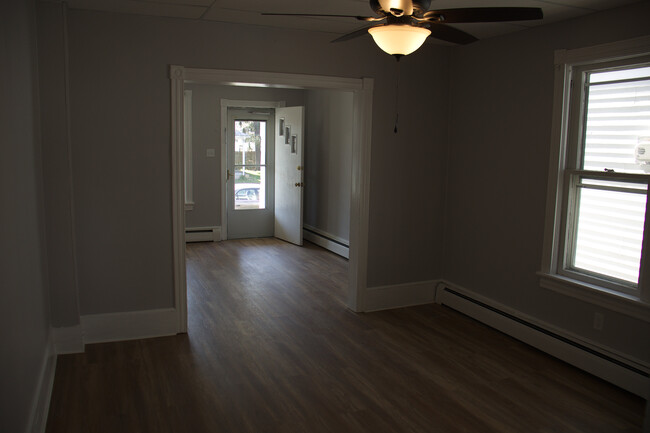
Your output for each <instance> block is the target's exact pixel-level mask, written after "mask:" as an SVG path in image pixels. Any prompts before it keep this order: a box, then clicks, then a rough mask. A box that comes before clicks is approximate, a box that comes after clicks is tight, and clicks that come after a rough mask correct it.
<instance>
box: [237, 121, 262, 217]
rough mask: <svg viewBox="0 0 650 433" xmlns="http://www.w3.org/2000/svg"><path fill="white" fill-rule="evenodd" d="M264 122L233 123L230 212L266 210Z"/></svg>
mask: <svg viewBox="0 0 650 433" xmlns="http://www.w3.org/2000/svg"><path fill="white" fill-rule="evenodd" d="M266 127H267V124H266V121H265V120H236V121H235V140H234V157H235V161H234V162H235V163H234V166H233V168H234V176H235V182H234V188H235V191H234V200H235V205H234V210H251V209H266V207H267V203H266V201H267V200H266V196H267V183H266V147H267V143H266Z"/></svg>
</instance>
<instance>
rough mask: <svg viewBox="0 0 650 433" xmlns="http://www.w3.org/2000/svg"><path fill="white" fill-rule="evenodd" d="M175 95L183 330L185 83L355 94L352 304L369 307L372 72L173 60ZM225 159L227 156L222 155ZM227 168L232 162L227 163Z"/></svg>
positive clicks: (183, 325) (177, 286)
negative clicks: (322, 72) (241, 67)
mask: <svg viewBox="0 0 650 433" xmlns="http://www.w3.org/2000/svg"><path fill="white" fill-rule="evenodd" d="M170 78H171V99H172V181H173V183H172V186H173V188H172V210H173V213H172V229H173V251H174V263H173V265H174V294H175V308H176V311H177V315H178V330H179V332H186V331H187V287H186V272H185V240H184V237H185V214H184V206H183V204H184V203H183V192H184V179H183V172H184V171H183V170H184V168H183V165H184V155H183V151H184V149H183V91H184V86H185V84H186V83H197V84H216V85H225V86H242V85H243V86H250V87H260V86H263V87H271V88H273V87H275V88H285V89H286V88H291V89H316V90H318V89H320V90H344V91H350V92H352V94H353V106H354V107H353V122H352V125H353V131H352V136H353V140H352V152H351V155H352V156H351V159H352V163H351V172H352V181H351V191H350V249H349V288H348V296H347V306H348V308H350V309H351V310H353V311H364V300H365V291H366V268H367V249H368V207H369V174H370V138H371V126H372V89H373V80H372V79H370V78H340V77H327V76H313V75H300V74H281V73H265V72H251V71H229V70H212V69H194V68H185V67H183V66H175V65H172V66H170ZM222 165H225V159H222ZM222 169H223V173H226V170H227V167H223V166H222Z"/></svg>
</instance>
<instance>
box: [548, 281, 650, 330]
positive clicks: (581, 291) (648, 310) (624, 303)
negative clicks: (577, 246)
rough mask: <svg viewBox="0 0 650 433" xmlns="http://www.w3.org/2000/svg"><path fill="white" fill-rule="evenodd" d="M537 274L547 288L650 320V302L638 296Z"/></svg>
mask: <svg viewBox="0 0 650 433" xmlns="http://www.w3.org/2000/svg"><path fill="white" fill-rule="evenodd" d="M537 275H538V276H539V277H540V286H541V287H543V288H545V289H549V290H552V291H554V292H557V293H560V294H563V295H566V296H571V297H572V298H576V299H580V300H581V301H586V302H589V303H591V304H595V305H598V306H601V307H604V308H607V309H609V310H612V311H616V312H619V313H622V314H625V315H627V316H630V317H634V318H635V319H639V320H643V321H644V322H650V304H648V303H647V302H644V301H643V300H641V299H639V298H637V297H634V296H631V295H626V294H624V293H618V292H615V291H613V290H609V289H606V288H603V287H599V286H595V285H593V284H588V283H584V282H582V281H578V280H574V279H572V278H567V277H564V276H561V275H555V274H547V273H545V272H538V273H537Z"/></svg>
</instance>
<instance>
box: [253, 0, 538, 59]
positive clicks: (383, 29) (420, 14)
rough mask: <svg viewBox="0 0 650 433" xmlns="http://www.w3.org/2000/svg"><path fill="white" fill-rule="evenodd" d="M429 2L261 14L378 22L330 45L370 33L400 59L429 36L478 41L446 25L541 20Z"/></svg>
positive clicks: (395, 0) (512, 11) (529, 14)
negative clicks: (351, 11) (359, 10)
mask: <svg viewBox="0 0 650 433" xmlns="http://www.w3.org/2000/svg"><path fill="white" fill-rule="evenodd" d="M430 5H431V0H370V8H371V9H372V10H373V11H374V12H375V13H376V14H377V16H374V17H372V16H371V17H363V16H356V15H332V14H307V13H262V15H276V16H277V15H280V16H296V17H339V18H354V19H356V20H359V21H366V22H370V23H380V22H383V23H381V24H376V25H372V26H369V27H364V28H361V29H359V30H355V31H353V32H351V33H348V34H346V35H343V36H341V37H339V38H337V39H334V40H333V41H332V42H343V41H348V40H350V39H353V38H356V37H359V36H363V35H365V34H366V33H370V35H371V36H372V38H373V39H374V41H375V43H376V44H377V45H378V46H379V48H381V49H382V50H384V51H385V52H387V53H388V54H391V55H393V56H396V57H397V59H398V60H399V58H400V57H402V56H405V55H407V54H411V53H412V52H414V51H416V50H417V49H418V48H420V46H422V44H423V43H424V41H425V39H426V38H427V37H428V36H431V37H434V38H436V39H440V40H443V41H447V42H452V43H455V44H469V43H471V42H474V41H477V40H478V39H477V38H475V37H474V36H472V35H470V34H469V33H467V32H464V31H462V30H459V29H456V28H454V27H451V26H449V25H447V24H455V23H488V22H499V21H524V20H538V19H542V18H543V13H542V10H541V9H540V8H527V7H478V8H459V9H439V10H436V9H434V10H429V6H430Z"/></svg>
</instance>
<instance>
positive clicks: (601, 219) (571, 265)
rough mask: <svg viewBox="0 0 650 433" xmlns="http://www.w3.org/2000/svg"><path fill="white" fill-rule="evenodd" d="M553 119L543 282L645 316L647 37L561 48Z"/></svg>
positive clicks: (649, 164) (649, 136) (649, 133)
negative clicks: (582, 46) (574, 48)
mask: <svg viewBox="0 0 650 433" xmlns="http://www.w3.org/2000/svg"><path fill="white" fill-rule="evenodd" d="M554 116H555V117H554V123H553V142H552V152H551V169H550V178H549V195H548V205H547V227H546V236H545V251H544V262H543V263H542V273H541V274H542V285H543V286H544V287H548V288H552V289H556V290H558V291H561V292H564V293H567V294H571V295H574V296H578V297H583V298H584V297H586V298H589V300H592V301H594V300H596V301H598V300H599V301H600V303H606V304H607V305H608V306H611V305H616V304H617V305H619V306H620V305H621V304H627V305H630V304H637V306H636V307H634V308H632V310H633V313H634V314H635V315H636V314H642V315H646V313H647V311H648V310H647V309H646V308H645V307H646V306H647V304H648V301H649V299H648V298H649V295H650V293H648V291H650V290H647V289H644V287H645V285H650V272H649V271H650V259H649V260H646V256H650V240H648V239H647V238H650V221H648V218H646V216H647V215H648V205H650V203H649V201H648V199H647V198H648V185H649V183H650V38H641V39H637V40H633V41H627V42H624V43H621V44H618V45H617V44H609V45H607V46H602V47H594V48H590V49H581V50H572V51H559V52H557V53H556V88H555V108H554ZM646 250H648V253H647V254H646ZM646 275H648V277H646Z"/></svg>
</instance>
